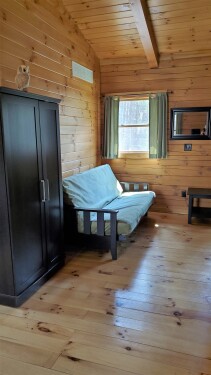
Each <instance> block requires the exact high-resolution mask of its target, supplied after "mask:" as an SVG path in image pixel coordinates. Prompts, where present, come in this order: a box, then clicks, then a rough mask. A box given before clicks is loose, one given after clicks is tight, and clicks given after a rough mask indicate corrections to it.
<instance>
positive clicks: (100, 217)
mask: <svg viewBox="0 0 211 375" xmlns="http://www.w3.org/2000/svg"><path fill="white" fill-rule="evenodd" d="M73 209H74V210H75V211H77V212H78V211H81V212H83V224H84V233H85V234H91V233H92V230H91V223H92V221H91V218H90V214H91V212H96V213H97V235H98V236H105V221H106V220H105V218H104V214H110V231H111V234H110V236H111V241H112V243H115V242H116V239H117V213H118V212H119V211H118V210H106V209H103V208H102V209H99V208H94V209H89V208H83V207H77V208H75V207H73ZM107 220H108V219H107ZM112 257H113V259H116V250H115V252H114V253H113V255H112Z"/></svg>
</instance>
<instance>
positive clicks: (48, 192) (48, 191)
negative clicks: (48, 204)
mask: <svg viewBox="0 0 211 375" xmlns="http://www.w3.org/2000/svg"><path fill="white" fill-rule="evenodd" d="M46 183H47V200H48V201H49V200H50V188H49V180H46Z"/></svg>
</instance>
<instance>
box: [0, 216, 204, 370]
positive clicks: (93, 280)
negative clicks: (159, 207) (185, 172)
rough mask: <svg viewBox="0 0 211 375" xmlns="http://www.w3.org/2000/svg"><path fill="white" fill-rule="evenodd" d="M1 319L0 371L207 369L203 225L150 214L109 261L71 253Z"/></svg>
mask: <svg viewBox="0 0 211 375" xmlns="http://www.w3.org/2000/svg"><path fill="white" fill-rule="evenodd" d="M0 324H1V327H0V374H4V375H61V374H70V375H108V374H111V375H132V374H138V375H202V374H203V375H208V374H209V375H210V374H211V224H206V223H205V224H193V225H187V217H185V216H171V215H160V216H159V215H158V214H153V213H151V214H149V217H148V218H146V219H145V220H144V221H143V222H142V223H141V225H140V226H139V228H138V230H137V233H136V236H135V237H134V240H132V242H131V243H129V244H127V245H122V246H121V248H120V253H119V257H118V260H117V261H111V257H110V254H109V253H106V254H104V255H99V254H98V252H94V251H88V252H86V253H83V254H80V255H77V256H76V257H74V258H73V259H71V260H70V261H69V262H68V263H67V265H66V266H65V267H64V268H63V269H62V270H61V272H59V273H58V274H57V275H56V276H55V277H54V278H52V279H51V280H50V281H49V282H48V283H46V284H45V285H44V286H43V287H42V288H41V289H40V290H39V291H38V292H37V293H36V294H34V295H33V297H32V298H30V299H29V300H28V301H27V302H26V303H25V304H24V305H23V306H22V307H21V308H18V309H13V308H9V307H6V306H0Z"/></svg>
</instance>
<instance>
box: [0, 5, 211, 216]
mask: <svg viewBox="0 0 211 375" xmlns="http://www.w3.org/2000/svg"><path fill="white" fill-rule="evenodd" d="M53 4H55V1H54V0H39V1H33V0H27V1H26V0H7V1H5V0H0V17H1V28H0V82H1V85H2V86H6V87H11V88H16V85H15V83H14V82H15V81H14V80H15V75H16V70H17V67H18V66H19V65H21V64H26V65H29V66H30V73H31V80H30V87H29V88H28V91H29V92H33V93H37V94H40V95H47V96H52V97H57V98H61V104H60V128H61V150H62V171H63V176H67V175H70V174H73V173H78V172H81V171H83V170H86V169H89V168H91V167H93V166H96V165H98V164H100V163H101V162H102V163H105V162H109V163H110V165H111V166H112V168H113V170H114V172H115V173H116V175H117V177H118V178H119V179H124V180H132V181H133V180H136V181H139V180H142V181H143V180H145V181H148V182H149V183H150V188H151V189H153V190H155V192H156V194H157V199H156V203H155V205H154V206H153V208H152V210H154V211H160V212H173V213H184V214H187V199H184V198H181V196H180V194H181V190H187V188H188V186H192V187H194V186H197V187H209V186H210V181H211V142H210V141H190V142H189V141H188V142H187V141H186V142H185V141H171V140H168V159H166V160H149V159H146V158H145V159H142V158H140V157H136V158H135V157H130V158H129V157H127V158H121V159H118V160H114V161H106V160H102V161H101V160H100V126H101V127H102V126H103V112H102V111H101V124H100V101H99V98H100V80H101V94H106V93H111V92H112V93H113V92H128V91H150V90H153V91H156V90H171V91H172V93H171V94H169V108H171V107H185V106H210V105H211V79H210V78H211V56H207V55H204V56H203V57H197V56H188V55H187V56H185V55H184V54H183V58H178V56H176V55H172V54H169V57H165V58H164V57H161V61H160V66H159V68H158V69H149V68H148V64H147V62H146V60H145V59H144V58H138V57H132V58H130V59H128V58H121V59H120V58H115V59H106V58H105V59H103V60H101V68H100V66H99V60H98V59H97V58H96V56H95V54H94V52H93V50H92V49H91V47H90V46H89V44H88V43H87V42H86V41H85V39H84V38H83V36H82V35H81V33H80V31H79V30H78V28H77V27H76V25H75V23H74V22H73V21H72V20H71V19H68V17H67V15H66V14H65V12H64V9H62V8H60V9H59V11H60V13H58V9H55V8H54V6H53ZM72 60H75V61H77V62H79V63H81V64H82V65H85V66H86V67H88V68H90V69H93V70H94V84H93V85H91V84H89V83H85V82H83V81H81V80H80V79H74V78H72V77H71V61H72ZM100 69H101V78H100ZM169 130H170V123H169V122H168V139H169ZM184 143H192V145H193V149H192V151H191V152H184V151H183V145H184ZM206 203H207V202H206ZM209 203H210V202H208V204H209Z"/></svg>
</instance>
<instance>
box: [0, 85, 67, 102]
mask: <svg viewBox="0 0 211 375" xmlns="http://www.w3.org/2000/svg"><path fill="white" fill-rule="evenodd" d="M1 93H2V94H10V95H16V96H23V97H25V98H30V99H36V100H42V101H44V102H51V103H60V101H61V99H57V98H52V97H49V96H43V95H37V94H33V93H31V92H26V91H19V90H14V89H9V88H8V87H0V94H1Z"/></svg>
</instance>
